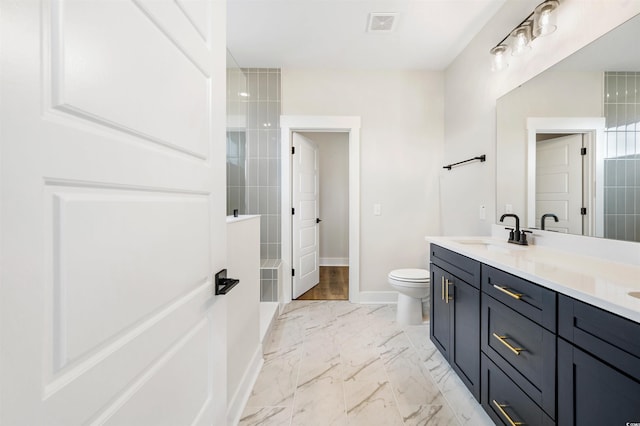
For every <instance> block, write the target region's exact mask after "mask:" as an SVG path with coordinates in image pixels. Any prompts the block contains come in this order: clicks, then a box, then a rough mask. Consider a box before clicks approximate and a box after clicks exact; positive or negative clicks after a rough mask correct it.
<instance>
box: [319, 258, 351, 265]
mask: <svg viewBox="0 0 640 426" xmlns="http://www.w3.org/2000/svg"><path fill="white" fill-rule="evenodd" d="M320 266H349V258H348V257H321V258H320Z"/></svg>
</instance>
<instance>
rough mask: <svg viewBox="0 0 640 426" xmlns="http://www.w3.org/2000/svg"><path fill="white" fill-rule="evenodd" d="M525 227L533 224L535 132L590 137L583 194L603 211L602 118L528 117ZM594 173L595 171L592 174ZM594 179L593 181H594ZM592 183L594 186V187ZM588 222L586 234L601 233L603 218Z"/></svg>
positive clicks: (534, 225) (534, 223)
mask: <svg viewBox="0 0 640 426" xmlns="http://www.w3.org/2000/svg"><path fill="white" fill-rule="evenodd" d="M526 130H527V209H526V210H527V226H528V227H529V228H535V227H536V135H537V134H538V133H560V134H562V133H566V134H572V133H586V134H590V135H591V137H590V138H589V140H588V141H587V147H586V148H587V150H588V152H592V153H595V155H592V156H591V158H590V161H589V166H588V167H589V171H590V174H591V176H595V178H592V179H590V180H589V182H588V186H587V188H586V193H587V194H588V195H587V196H588V199H589V205H593V209H595V211H596V212H598V211H604V199H603V197H604V187H603V184H602V182H603V178H604V143H605V142H606V138H605V118H604V117H530V118H527V128H526ZM594 172H595V174H594ZM594 181H595V184H594ZM594 186H595V188H594ZM594 218H595V220H593V219H592V220H590V221H589V226H588V234H587V236H602V235H604V218H603V217H602V216H600V217H599V218H598V215H597V214H595V215H594Z"/></svg>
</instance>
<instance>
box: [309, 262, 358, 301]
mask: <svg viewBox="0 0 640 426" xmlns="http://www.w3.org/2000/svg"><path fill="white" fill-rule="evenodd" d="M297 300H349V267H348V266H321V267H320V282H319V283H318V284H317V285H316V286H314V287H312V288H311V289H310V290H309V291H307V292H306V293H304V294H303V295H302V296H300V297H298V299H297Z"/></svg>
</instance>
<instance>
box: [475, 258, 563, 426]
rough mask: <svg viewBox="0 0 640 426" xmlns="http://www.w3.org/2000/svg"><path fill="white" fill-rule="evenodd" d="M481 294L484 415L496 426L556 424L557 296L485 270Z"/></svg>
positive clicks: (484, 268) (486, 267)
mask: <svg viewBox="0 0 640 426" xmlns="http://www.w3.org/2000/svg"><path fill="white" fill-rule="evenodd" d="M482 291H483V294H482V310H481V333H482V334H481V348H482V353H483V355H482V356H483V358H482V359H483V362H482V374H481V376H482V377H481V380H482V383H483V385H482V400H481V403H482V405H483V407H484V409H485V411H486V412H487V413H488V414H489V416H490V417H491V418H492V419H493V420H494V421H495V422H497V423H498V424H500V423H501V422H502V423H505V424H510V423H509V422H510V421H514V422H524V423H526V424H553V419H555V418H556V342H557V338H556V293H555V292H554V291H552V290H549V289H546V288H543V287H540V286H539V285H537V284H534V283H532V282H530V281H527V280H524V279H522V278H520V277H516V276H514V275H511V274H508V273H506V272H504V271H501V270H499V269H496V268H493V267H491V266H488V265H484V264H483V265H482ZM505 407H508V408H505Z"/></svg>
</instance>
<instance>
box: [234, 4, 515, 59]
mask: <svg viewBox="0 0 640 426" xmlns="http://www.w3.org/2000/svg"><path fill="white" fill-rule="evenodd" d="M505 1H506V0H384V1H374V0H228V1H227V47H228V49H229V51H230V52H231V54H232V55H233V57H234V58H235V59H236V61H237V62H238V64H239V65H240V66H241V67H260V68H262V67H265V68H281V67H287V68H367V69H371V68H372V69H427V70H443V69H445V68H446V67H447V66H448V65H449V64H450V63H451V61H452V60H453V59H454V58H455V57H456V56H457V55H458V54H459V53H460V52H461V51H462V50H463V49H464V47H465V46H466V45H467V44H468V43H469V42H470V41H471V39H472V38H473V37H474V36H475V35H476V34H477V33H478V32H479V31H480V29H482V27H483V26H484V25H485V24H486V23H487V21H488V20H489V19H490V18H491V17H492V16H493V15H494V14H495V13H496V12H497V11H498V9H499V8H500V7H501V6H502V5H503V4H504V2H505ZM371 12H397V13H398V17H397V19H398V22H397V25H396V29H395V31H394V32H392V33H387V34H375V33H370V32H367V31H366V29H367V28H366V27H367V20H368V17H369V13H371Z"/></svg>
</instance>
